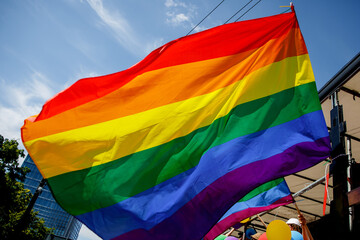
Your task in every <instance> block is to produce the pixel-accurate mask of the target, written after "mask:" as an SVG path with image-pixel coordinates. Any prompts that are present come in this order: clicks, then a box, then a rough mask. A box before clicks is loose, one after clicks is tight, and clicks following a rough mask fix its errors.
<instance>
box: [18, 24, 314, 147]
mask: <svg viewBox="0 0 360 240" xmlns="http://www.w3.org/2000/svg"><path fill="white" fill-rule="evenodd" d="M299 38H302V36H301V33H300V30H299V29H298V28H295V29H292V30H291V31H290V32H289V33H288V34H287V35H285V36H282V37H281V38H278V39H274V40H271V41H269V42H268V43H267V44H265V45H264V46H263V47H261V48H259V49H255V50H251V51H248V52H245V53H240V54H236V55H232V56H227V57H222V58H217V59H210V60H206V61H200V62H194V63H188V64H183V65H179V66H172V67H168V68H163V69H159V70H154V71H150V72H146V73H144V74H142V75H140V76H138V77H136V78H135V79H133V80H132V81H131V82H129V83H128V84H126V85H125V86H123V87H122V88H120V89H118V90H116V91H114V92H113V93H111V94H108V95H106V96H104V97H102V98H99V99H97V100H95V101H92V102H89V103H87V104H84V105H81V106H79V107H77V108H74V109H71V110H68V111H66V112H63V113H61V114H58V115H55V116H53V117H52V118H49V119H45V120H41V121H36V122H33V123H30V122H27V123H26V125H25V126H24V129H27V130H29V131H31V132H29V131H23V139H24V140H25V141H29V140H33V139H36V138H39V137H43V136H47V135H51V134H55V133H59V132H64V131H67V130H71V129H76V128H80V127H84V126H89V125H92V124H97V123H100V122H105V121H109V120H113V119H117V118H121V117H124V116H128V115H132V114H136V113H139V112H143V111H146V110H149V109H153V108H157V107H160V106H163V105H167V104H170V103H174V102H179V101H182V100H185V99H189V98H192V97H196V96H200V95H203V94H206V93H210V92H213V91H215V90H217V89H220V88H223V87H226V86H228V85H230V84H232V83H234V82H235V81H236V80H237V79H242V78H244V77H245V76H246V75H248V74H250V73H252V72H254V71H256V70H258V69H260V68H262V67H264V66H266V65H269V64H271V63H273V62H277V61H280V60H282V59H285V58H287V57H292V56H299V55H302V54H305V53H307V50H306V47H305V45H304V43H303V41H298V40H296V39H299ZM284 45H286V47H285V46H284ZM235 65H236V66H237V67H239V65H241V66H242V67H243V69H244V70H243V71H242V73H241V75H240V76H239V75H237V76H236V78H235V77H233V78H231V80H230V81H227V82H225V81H211V79H212V78H214V77H216V76H219V75H221V74H231V72H229V71H231V67H233V66H235ZM205 68H206V70H204V69H205ZM208 69H212V70H211V71H209V70H208ZM204 73H205V74H204ZM194 90H195V91H194ZM163 96H164V97H163ZM30 124H31V126H30Z"/></svg>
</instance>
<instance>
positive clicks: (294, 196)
mask: <svg viewBox="0 0 360 240" xmlns="http://www.w3.org/2000/svg"><path fill="white" fill-rule="evenodd" d="M325 178H326V176H323V177H321V178H319V179H318V180H316V181H315V182H313V183H312V184H310V185H309V186H306V187H304V188H303V189H301V190H299V191H297V192H296V193H294V194H293V195H292V196H293V198H296V197H298V196H300V195H301V194H303V193H305V192H307V191H309V190H310V189H312V188H314V187H316V186H317V185H319V184H321V183H322V182H323V181H325Z"/></svg>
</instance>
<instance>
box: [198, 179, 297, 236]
mask: <svg viewBox="0 0 360 240" xmlns="http://www.w3.org/2000/svg"><path fill="white" fill-rule="evenodd" d="M293 202H294V199H293V197H292V195H291V192H290V189H289V187H288V185H287V184H286V182H285V179H284V178H278V179H275V180H272V181H270V182H267V183H264V184H263V185H261V186H259V187H257V188H255V189H254V190H252V191H251V192H250V193H248V194H246V195H245V196H244V197H243V198H241V199H240V200H239V201H238V202H237V203H235V205H234V206H232V207H231V208H230V209H229V210H228V211H227V212H226V213H225V214H224V216H222V218H221V219H220V220H219V222H218V223H217V224H216V225H215V226H214V227H213V228H212V229H211V230H210V231H209V232H208V233H207V234H206V236H205V238H204V239H205V240H210V239H211V240H212V239H214V238H216V237H217V236H219V235H220V234H221V233H223V232H224V231H225V230H226V229H229V228H230V227H232V226H235V225H240V222H241V221H243V220H244V219H246V218H249V217H251V216H254V215H256V214H258V213H261V212H264V211H268V210H271V209H274V208H277V207H279V206H283V205H287V204H290V203H293Z"/></svg>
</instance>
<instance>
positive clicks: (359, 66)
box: [318, 52, 360, 102]
mask: <svg viewBox="0 0 360 240" xmlns="http://www.w3.org/2000/svg"><path fill="white" fill-rule="evenodd" d="M359 70H360V52H359V53H358V54H357V55H356V56H355V57H354V58H352V59H351V60H350V61H349V62H348V63H347V64H345V66H344V67H342V68H341V69H340V71H338V72H337V73H336V74H335V75H334V76H333V77H332V78H331V79H330V80H329V81H328V82H327V83H326V84H325V85H324V86H323V87H322V88H321V89H320V90H319V91H318V93H319V99H320V102H323V101H324V100H325V99H326V98H327V97H328V96H330V95H331V94H332V93H333V92H335V91H336V90H337V89H339V88H340V87H341V86H342V85H344V84H345V83H346V82H347V81H348V80H349V79H350V78H351V77H352V76H353V75H355V74H356V73H357V72H358V71H359Z"/></svg>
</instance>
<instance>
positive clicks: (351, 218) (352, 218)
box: [346, 137, 354, 232]
mask: <svg viewBox="0 0 360 240" xmlns="http://www.w3.org/2000/svg"><path fill="white" fill-rule="evenodd" d="M346 143H347V144H346V145H347V148H346V153H347V156H348V162H349V165H348V166H347V178H348V179H351V162H352V152H351V139H350V138H349V137H347V138H346ZM347 190H348V192H350V191H351V183H350V181H348V182H347ZM353 221H354V207H349V230H350V232H352V230H353Z"/></svg>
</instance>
